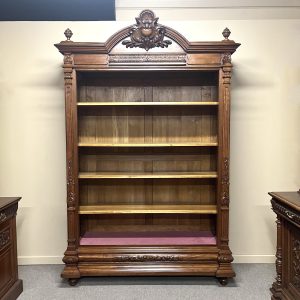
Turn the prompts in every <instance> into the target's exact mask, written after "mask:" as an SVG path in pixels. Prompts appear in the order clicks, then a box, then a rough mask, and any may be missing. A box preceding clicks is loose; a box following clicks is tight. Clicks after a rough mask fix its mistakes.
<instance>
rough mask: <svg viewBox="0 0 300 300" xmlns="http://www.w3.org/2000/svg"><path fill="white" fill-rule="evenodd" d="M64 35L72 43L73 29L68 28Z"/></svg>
mask: <svg viewBox="0 0 300 300" xmlns="http://www.w3.org/2000/svg"><path fill="white" fill-rule="evenodd" d="M64 34H65V37H66V38H67V41H70V40H71V37H72V35H73V32H72V31H71V29H70V28H67V29H66V30H65V32H64Z"/></svg>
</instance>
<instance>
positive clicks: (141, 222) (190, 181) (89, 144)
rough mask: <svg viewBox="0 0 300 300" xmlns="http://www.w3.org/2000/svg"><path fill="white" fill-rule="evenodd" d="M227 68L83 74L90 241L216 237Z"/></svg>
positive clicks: (201, 241)
mask: <svg viewBox="0 0 300 300" xmlns="http://www.w3.org/2000/svg"><path fill="white" fill-rule="evenodd" d="M218 101H219V99H218V73H217V72H215V71H206V72H184V71H177V72H169V73H168V72H164V71H159V72H147V71H146V72H142V71H135V72H133V71H130V72H128V71H127V72H126V71H118V72H115V73H114V72H90V73H89V72H82V73H80V74H79V76H78V103H77V110H78V155H79V174H78V183H79V202H80V203H79V210H78V213H79V215H80V233H81V242H80V243H81V245H152V244H153V245H181V244H182V245H213V244H216V238H215V234H216V215H217V211H218V209H217V205H216V193H217V191H216V189H217V181H218V178H217V177H218V176H217V153H218V140H217V124H218V120H217V117H218V103H219V102H218Z"/></svg>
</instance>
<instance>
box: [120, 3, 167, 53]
mask: <svg viewBox="0 0 300 300" xmlns="http://www.w3.org/2000/svg"><path fill="white" fill-rule="evenodd" d="M135 19H136V24H135V25H133V26H132V28H131V29H130V32H129V33H130V36H129V37H130V40H125V41H123V42H122V44H123V45H125V46H126V48H143V49H145V50H146V51H148V50H149V49H151V48H155V47H161V48H166V47H168V46H169V45H171V44H172V41H170V40H164V38H165V33H166V28H165V27H164V26H162V25H159V24H157V21H158V18H156V17H155V14H154V13H153V11H151V10H149V9H146V10H143V11H142V12H141V13H140V15H139V17H138V18H135Z"/></svg>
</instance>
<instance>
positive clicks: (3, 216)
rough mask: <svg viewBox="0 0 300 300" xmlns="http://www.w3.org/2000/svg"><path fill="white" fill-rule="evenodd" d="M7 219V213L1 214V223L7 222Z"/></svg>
mask: <svg viewBox="0 0 300 300" xmlns="http://www.w3.org/2000/svg"><path fill="white" fill-rule="evenodd" d="M6 218H7V216H6V214H5V213H1V214H0V222H2V221H5V220H6Z"/></svg>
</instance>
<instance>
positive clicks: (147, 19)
mask: <svg viewBox="0 0 300 300" xmlns="http://www.w3.org/2000/svg"><path fill="white" fill-rule="evenodd" d="M157 20H158V18H155V16H154V15H153V13H151V12H149V11H143V12H142V13H141V14H140V16H139V18H136V22H137V25H138V27H139V28H140V29H141V32H142V34H143V35H144V36H150V35H151V34H152V33H153V29H154V28H155V26H156V24H157Z"/></svg>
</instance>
